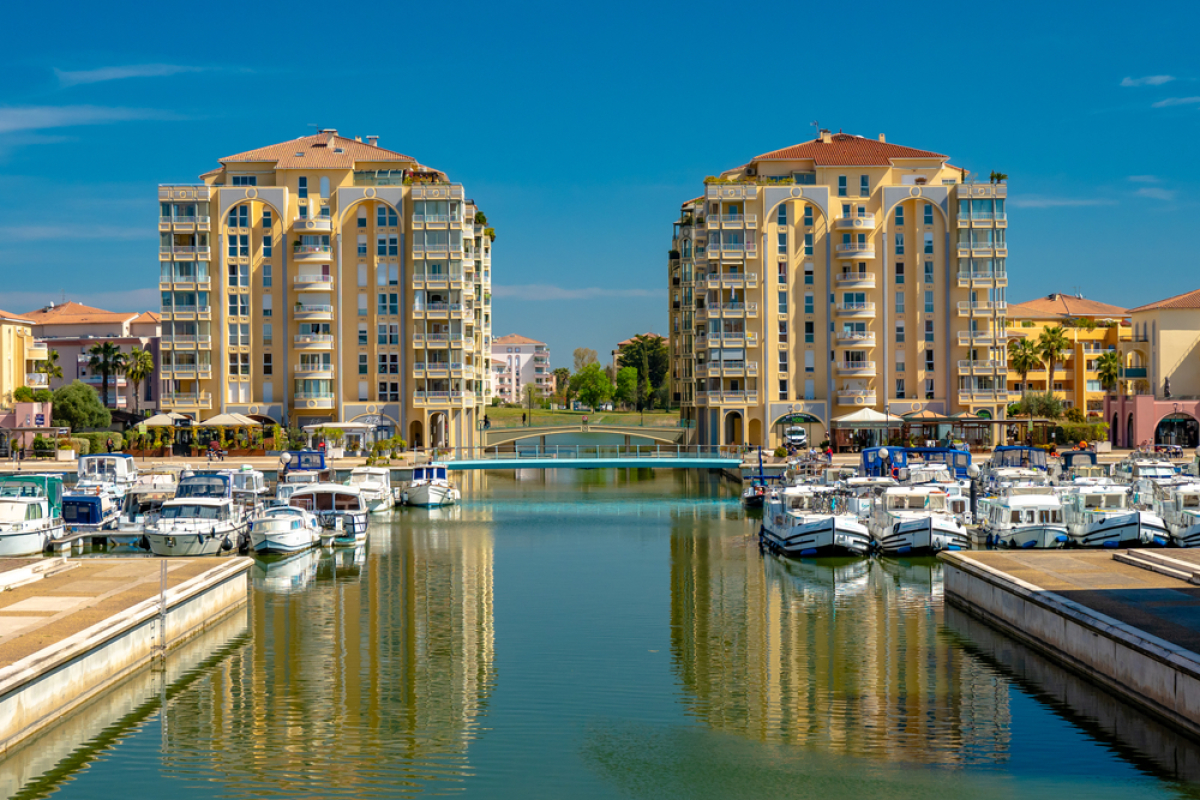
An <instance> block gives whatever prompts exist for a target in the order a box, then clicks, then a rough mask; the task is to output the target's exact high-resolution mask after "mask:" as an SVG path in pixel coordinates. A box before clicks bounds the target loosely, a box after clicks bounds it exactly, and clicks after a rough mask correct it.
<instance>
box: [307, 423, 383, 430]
mask: <svg viewBox="0 0 1200 800" xmlns="http://www.w3.org/2000/svg"><path fill="white" fill-rule="evenodd" d="M324 428H340V429H341V430H344V431H373V430H375V426H374V425H368V424H367V423H365V422H318V423H317V424H316V425H305V426H304V430H306V431H319V430H322V429H324Z"/></svg>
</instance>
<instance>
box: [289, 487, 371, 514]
mask: <svg viewBox="0 0 1200 800" xmlns="http://www.w3.org/2000/svg"><path fill="white" fill-rule="evenodd" d="M339 490H340V491H339ZM288 505H289V506H291V507H292V508H302V509H304V510H305V511H312V512H314V513H317V512H322V511H345V512H353V511H363V510H365V508H366V506H365V505H364V504H363V501H362V495H360V494H359V493H358V491H357V490H354V489H350V488H348V487H345V486H339V485H336V484H318V485H316V486H311V487H308V486H306V487H303V488H301V489H298V490H297V491H296V493H295V494H293V495H292V496H291V498H290V499H289V500H288Z"/></svg>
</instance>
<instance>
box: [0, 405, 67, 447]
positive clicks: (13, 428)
mask: <svg viewBox="0 0 1200 800" xmlns="http://www.w3.org/2000/svg"><path fill="white" fill-rule="evenodd" d="M53 405H54V404H53V403H13V407H12V409H11V410H8V411H0V434H3V436H4V442H3V444H2V445H0V452H3V453H5V454H7V453H8V452H9V443H10V442H11V441H12V440H13V439H17V440H19V442H20V444H19V447H20V448H21V449H22V450H28V449H29V448H30V447H32V446H33V440H34V438H35V437H37V436H38V435H42V436H46V437H47V438H49V436H50V435H51V434H52V433H53V432H54V430H56V429H51V427H50V423H51V418H50V414H51V412H52V411H53V408H52V407H53Z"/></svg>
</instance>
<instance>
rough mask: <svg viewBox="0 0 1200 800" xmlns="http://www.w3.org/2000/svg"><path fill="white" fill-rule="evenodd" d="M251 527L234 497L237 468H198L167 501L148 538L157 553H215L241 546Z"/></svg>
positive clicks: (231, 550)
mask: <svg viewBox="0 0 1200 800" xmlns="http://www.w3.org/2000/svg"><path fill="white" fill-rule="evenodd" d="M248 527H249V523H248V521H247V520H246V517H245V514H244V513H243V508H242V505H241V504H240V503H238V502H236V501H235V500H234V498H233V471H232V470H218V471H215V472H198V473H196V474H195V475H190V476H188V477H185V478H183V479H182V480H181V481H180V482H179V487H178V489H176V491H175V497H174V498H172V499H171V500H168V501H166V502H165V503H163V505H162V509H161V510H160V512H159V516H158V519H156V520H154V521H153V522H151V523H150V524H149V525H147V526H146V541H147V543H148V544H149V547H150V552H152V553H154V554H155V555H157V556H215V555H220V554H221V553H229V552H233V551H234V550H236V549H240V548H241V546H242V544H243V542H244V538H245V536H246V532H247V528H248Z"/></svg>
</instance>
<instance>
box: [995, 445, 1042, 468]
mask: <svg viewBox="0 0 1200 800" xmlns="http://www.w3.org/2000/svg"><path fill="white" fill-rule="evenodd" d="M989 466H990V467H991V468H992V469H1003V468H1013V467H1018V468H1021V467H1023V468H1025V469H1040V470H1043V471H1045V469H1046V451H1045V450H1042V449H1041V448H1039V447H1024V446H1021V445H1004V446H1001V447H997V448H996V449H995V450H994V451H992V460H991V463H990V465H989Z"/></svg>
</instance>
